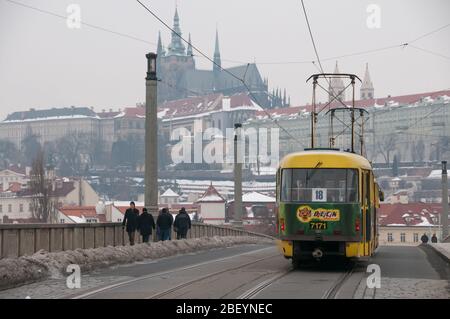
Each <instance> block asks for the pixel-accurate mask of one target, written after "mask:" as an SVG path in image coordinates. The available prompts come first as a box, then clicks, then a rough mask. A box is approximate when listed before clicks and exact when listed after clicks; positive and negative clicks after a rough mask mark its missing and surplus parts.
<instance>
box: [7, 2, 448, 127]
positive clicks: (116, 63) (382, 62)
mask: <svg viewBox="0 0 450 319" xmlns="http://www.w3.org/2000/svg"><path fill="white" fill-rule="evenodd" d="M18 2H19V1H18ZM20 3H23V4H26V5H29V6H33V7H35V8H39V9H42V10H45V11H48V12H52V13H55V14H59V15H61V16H66V15H68V12H66V9H67V7H68V6H69V5H70V4H72V3H74V1H68V0H57V1H56V0H34V1H29V0H21V1H20ZM76 4H78V5H79V6H80V8H81V21H82V23H87V24H92V25H95V26H98V27H101V28H105V29H108V30H111V31H114V32H118V33H122V34H126V35H130V36H133V37H136V38H138V39H142V40H145V41H148V42H150V43H151V44H150V43H146V42H143V41H139V40H134V39H131V38H127V37H123V36H118V35H116V34H113V33H109V32H105V31H101V30H99V29H94V28H92V27H89V26H88V25H82V27H81V29H70V28H68V27H67V25H66V21H65V20H64V19H61V18H58V17H55V16H52V15H49V14H46V13H42V12H39V11H37V10H33V9H30V8H26V7H23V6H20V5H18V4H14V3H13V2H12V1H6V0H2V1H0V41H1V46H0V69H1V72H0V85H1V87H2V90H1V93H0V118H1V119H4V118H5V117H6V115H7V114H9V113H11V112H13V111H19V110H27V109H29V108H37V109H39V108H51V107H63V106H71V105H76V106H89V107H91V106H93V107H94V108H95V109H96V111H100V110H101V109H103V108H105V109H109V108H110V107H113V108H123V107H125V106H134V105H135V104H136V102H142V101H144V77H145V63H146V61H145V56H144V55H145V53H147V52H149V51H155V50H156V43H157V37H158V31H159V30H160V31H161V35H162V40H163V44H164V45H168V44H169V42H170V32H169V31H168V30H167V29H165V28H164V26H163V25H162V24H160V23H159V22H158V21H156V20H155V19H154V18H153V17H152V16H150V15H149V14H148V12H146V11H145V10H142V8H141V6H140V5H139V4H138V3H137V2H135V1H111V0H109V1H107V0H96V1H88V0H80V1H76ZM370 4H376V5H378V6H379V8H380V25H379V26H380V28H376V27H375V28H369V27H368V24H367V20H368V18H369V16H370V15H371V13H372V11H370V12H368V11H367V9H368V6H369V5H370ZM151 5H152V8H153V9H154V10H155V12H156V13H157V14H158V15H159V16H160V17H161V18H162V19H163V20H164V21H165V22H167V23H168V24H169V25H172V19H173V13H174V9H175V6H176V5H177V6H178V11H179V16H180V26H181V31H182V33H183V36H185V37H186V38H187V37H188V34H189V33H190V34H191V38H192V43H193V44H194V46H197V47H198V48H200V49H201V50H202V51H204V52H205V53H207V54H208V55H209V56H210V57H212V55H213V50H214V40H215V32H216V26H217V29H218V34H219V41H220V50H221V55H222V65H223V66H224V67H229V66H234V65H236V64H243V63H246V62H256V63H257V65H258V67H259V68H260V71H261V73H262V76H263V77H267V78H268V81H269V90H270V89H272V88H275V89H276V88H286V90H287V94H288V95H289V96H291V104H292V105H303V104H306V103H311V88H310V85H309V84H306V83H305V80H306V78H307V77H308V76H309V75H310V74H312V73H317V72H318V70H317V68H316V67H315V66H314V65H313V64H312V63H310V62H307V61H313V60H315V55H314V51H313V47H312V45H311V41H310V38H309V34H308V29H307V25H306V23H305V20H304V16H303V12H302V8H301V4H300V2H299V1H296V0H285V1H283V5H278V4H277V3H275V2H273V1H260V0H246V1H240V0H178V2H177V3H175V1H152V2H151ZM307 5H308V11H309V15H310V20H311V25H312V27H313V34H314V37H315V39H316V42H317V43H316V44H317V48H318V51H319V54H320V58H321V59H322V64H323V67H324V69H325V71H327V72H332V71H333V70H334V65H335V61H336V60H337V61H338V63H339V69H340V71H341V72H348V73H355V74H357V75H359V76H360V77H361V78H362V76H363V75H364V70H365V63H366V62H367V63H369V68H370V70H371V77H372V81H373V83H374V85H375V97H385V96H387V95H402V94H408V93H410V92H417V93H419V92H427V91H432V90H444V89H448V88H449V87H450V81H449V78H448V74H449V72H450V59H449V57H450V42H449V41H448V38H449V32H450V31H449V29H448V28H447V29H444V30H441V31H439V32H436V33H434V34H432V35H430V36H427V37H425V38H423V39H419V40H418V41H416V42H414V45H415V46H417V47H419V48H421V49H423V50H420V49H417V48H413V47H405V48H401V47H398V48H390V49H386V50H382V51H375V52H372V53H368V54H362V55H356V56H351V57H342V58H336V59H333V58H332V57H336V56H342V55H347V54H353V53H358V52H364V51H369V50H375V49H380V48H385V47H389V46H394V45H400V44H402V43H406V42H408V41H412V40H413V39H416V38H418V37H420V36H422V35H424V34H426V33H428V32H430V31H432V30H435V29H437V28H439V27H441V26H444V25H446V24H447V23H448V12H450V3H449V2H448V1H445V0H432V1H406V0H404V1H387V0H386V1H376V2H374V1H349V0H346V1H322V0H321V1H309V2H308V3H307ZM205 13H206V14H205ZM425 50H427V51H431V52H432V53H429V52H425ZM433 53H435V54H433ZM194 54H196V55H198V53H197V52H195V51H194ZM327 58H331V59H327ZM230 61H238V62H241V63H233V62H230ZM296 61H304V62H305V63H301V64H278V62H281V63H285V62H296ZM264 63H277V64H264ZM196 65H197V67H198V68H202V69H211V67H212V65H211V62H210V61H208V60H206V59H204V58H202V57H197V56H196Z"/></svg>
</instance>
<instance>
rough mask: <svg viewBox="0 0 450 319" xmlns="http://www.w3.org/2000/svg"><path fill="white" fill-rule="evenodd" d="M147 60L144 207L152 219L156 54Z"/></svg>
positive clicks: (155, 192)
mask: <svg viewBox="0 0 450 319" xmlns="http://www.w3.org/2000/svg"><path fill="white" fill-rule="evenodd" d="M145 56H146V58H147V77H146V78H145V88H146V90H145V203H144V205H145V207H146V208H147V210H148V212H149V213H150V214H151V215H153V217H155V218H156V217H157V216H158V118H157V112H158V110H157V96H156V94H157V78H156V54H155V53H149V54H146V55H145Z"/></svg>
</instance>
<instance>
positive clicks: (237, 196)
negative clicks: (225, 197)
mask: <svg viewBox="0 0 450 319" xmlns="http://www.w3.org/2000/svg"><path fill="white" fill-rule="evenodd" d="M234 130H235V133H234V225H235V226H236V227H242V158H243V155H244V154H242V137H241V130H242V124H240V123H236V124H234Z"/></svg>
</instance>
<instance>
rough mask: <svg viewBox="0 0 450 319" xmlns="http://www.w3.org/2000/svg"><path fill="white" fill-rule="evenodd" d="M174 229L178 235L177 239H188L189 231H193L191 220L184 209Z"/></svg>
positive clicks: (178, 215)
mask: <svg viewBox="0 0 450 319" xmlns="http://www.w3.org/2000/svg"><path fill="white" fill-rule="evenodd" d="M173 229H174V230H175V232H176V233H177V239H181V238H186V235H187V232H188V230H189V229H191V218H190V217H189V215H188V213H187V212H186V209H185V208H184V207H182V208H181V209H180V211H179V212H178V214H177V216H176V217H175V222H174V223H173Z"/></svg>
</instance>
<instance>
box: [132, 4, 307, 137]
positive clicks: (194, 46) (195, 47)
mask: <svg viewBox="0 0 450 319" xmlns="http://www.w3.org/2000/svg"><path fill="white" fill-rule="evenodd" d="M136 2H138V3H139V4H140V5H141V6H142V7H143V8H144V9H145V10H146V11H148V12H149V13H150V14H151V15H152V16H153V17H154V18H155V19H156V20H158V21H159V22H160V23H161V24H163V25H164V26H165V27H166V28H167V29H168V30H170V31H171V32H172V33H173V34H174V35H175V36H177V37H179V38H180V39H181V40H182V41H183V42H185V43H186V44H189V43H190V45H191V47H192V49H193V50H195V51H197V52H198V53H199V54H200V55H201V56H203V57H204V58H205V59H207V60H208V61H210V62H212V63H213V64H214V65H215V66H216V67H217V68H219V69H220V70H221V71H223V72H225V73H227V74H228V75H230V76H231V77H233V78H234V79H236V80H238V81H239V82H241V83H242V84H243V85H244V87H245V88H246V90H247V91H248V94H249V95H250V96H251V97H252V98H253V100H254V101H255V102H256V103H257V104H258V105H260V103H259V102H258V98H257V97H256V96H255V95H254V94H253V92H252V91H251V90H250V88H249V87H248V85H247V83H245V80H244V79H241V78H239V77H238V76H237V75H235V74H234V73H232V72H230V71H228V70H227V69H224V68H223V67H222V66H221V65H220V64H218V63H217V62H216V61H214V60H213V59H211V58H210V57H209V56H208V55H207V54H205V53H203V51H202V50H200V49H199V48H198V47H197V46H196V45H194V44H193V43H192V41H191V42H189V41H188V40H186V39H185V38H183V37H182V36H181V35H180V34H179V33H178V32H176V31H175V30H174V29H173V28H171V27H170V26H169V25H168V24H167V23H166V22H165V21H164V20H162V19H161V18H160V17H159V16H158V15H157V14H156V13H154V12H153V11H152V10H151V9H150V8H148V7H147V6H146V5H145V4H144V3H142V2H141V1H140V0H136ZM247 66H248V65H247ZM261 109H262V110H263V112H264V113H266V115H267V116H268V117H269V118H270V119H271V120H272V121H273V123H275V124H276V125H277V126H278V127H279V128H280V129H281V130H283V131H284V132H285V133H286V134H287V135H288V136H289V137H291V138H292V139H294V140H295V141H297V142H298V143H300V144H302V145H304V143H303V142H302V141H300V140H299V139H297V138H296V137H295V136H293V135H292V134H291V133H290V132H289V131H287V130H286V129H285V128H284V127H283V126H281V125H280V124H279V123H278V122H277V121H276V120H275V119H274V118H273V117H272V115H271V114H270V113H269V112H267V110H265V109H264V108H261Z"/></svg>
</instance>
